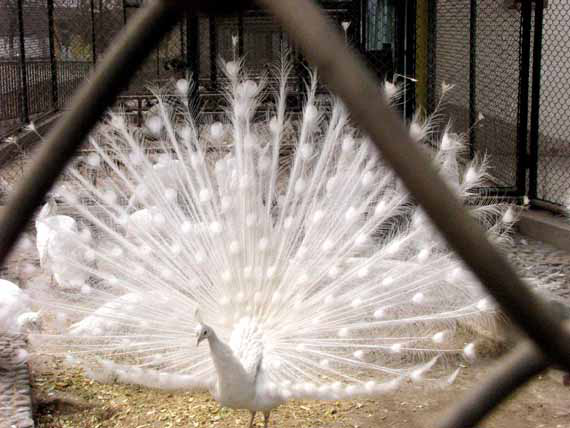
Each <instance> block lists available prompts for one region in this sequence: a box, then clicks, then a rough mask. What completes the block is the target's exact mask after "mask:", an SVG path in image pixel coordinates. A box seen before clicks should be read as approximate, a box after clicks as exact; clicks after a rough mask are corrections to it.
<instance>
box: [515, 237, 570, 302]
mask: <svg viewBox="0 0 570 428" xmlns="http://www.w3.org/2000/svg"><path fill="white" fill-rule="evenodd" d="M507 254H508V256H509V258H510V260H511V262H512V263H513V264H514V265H515V266H516V267H517V268H518V269H519V272H520V273H521V275H522V276H523V277H525V278H528V279H529V280H530V281H531V282H532V283H534V284H535V285H536V286H537V290H538V291H539V293H540V294H542V295H544V296H545V297H546V298H548V299H553V300H557V301H560V302H562V303H564V304H566V305H568V306H570V253H568V252H566V251H563V250H559V249H558V248H555V247H553V246H551V245H549V244H545V243H544V242H541V241H538V240H535V239H532V238H527V237H526V236H522V235H518V234H517V235H514V236H513V241H512V243H511V244H510V245H509V246H508V247H507Z"/></svg>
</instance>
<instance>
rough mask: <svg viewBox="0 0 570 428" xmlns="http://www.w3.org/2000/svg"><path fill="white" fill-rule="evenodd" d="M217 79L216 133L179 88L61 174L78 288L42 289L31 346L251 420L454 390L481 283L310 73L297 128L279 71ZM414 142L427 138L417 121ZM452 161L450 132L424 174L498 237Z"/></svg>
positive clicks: (102, 137) (488, 308) (474, 183)
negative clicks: (39, 323)
mask: <svg viewBox="0 0 570 428" xmlns="http://www.w3.org/2000/svg"><path fill="white" fill-rule="evenodd" d="M225 69H226V75H227V93H226V96H227V98H228V108H227V113H226V119H225V121H224V123H222V122H211V121H210V123H207V122H208V119H207V118H206V116H205V115H196V114H195V112H193V111H192V110H191V109H190V108H189V105H188V102H187V94H188V93H189V91H190V89H191V88H190V87H189V86H190V85H189V83H188V82H187V81H186V80H180V81H178V82H176V85H175V91H176V92H177V93H178V96H177V98H176V99H175V100H174V101H173V99H172V97H171V96H170V97H168V99H166V98H165V97H163V96H160V94H159V96H158V104H157V107H156V109H155V110H154V113H153V115H152V116H151V117H149V118H148V121H147V129H146V133H145V132H142V131H141V130H140V129H137V128H136V127H133V126H130V125H129V124H128V123H127V121H126V120H125V118H124V117H123V116H121V115H113V116H112V117H111V118H110V119H109V121H108V122H107V123H105V124H104V125H102V126H101V127H100V129H99V130H98V132H97V133H96V134H95V135H93V137H92V138H91V139H90V141H89V150H90V152H89V154H87V155H85V156H83V157H82V159H80V160H79V161H78V162H77V163H76V164H75V165H74V166H73V167H72V168H70V170H69V171H68V173H67V177H66V181H65V185H64V187H62V188H61V189H62V190H60V192H59V193H60V194H62V195H63V198H64V200H65V204H63V205H60V208H59V209H63V208H62V207H63V206H65V210H66V212H67V214H68V215H69V216H70V218H71V219H72V220H73V222H74V223H73V224H71V223H70V224H69V225H67V226H69V227H67V226H66V227H67V229H66V230H65V233H64V234H63V235H62V236H63V237H64V238H66V239H71V241H72V242H73V247H71V246H69V245H66V246H64V247H61V248H64V250H63V251H56V252H57V264H58V266H59V267H60V268H61V269H63V267H62V266H64V267H65V269H63V270H64V272H65V273H66V274H67V273H70V272H71V273H72V276H73V278H70V277H69V276H66V277H65V278H63V279H62V280H61V281H60V280H59V279H58V278H56V284H55V285H54V286H52V287H49V288H47V289H45V290H43V291H41V290H40V291H37V292H38V293H39V294H38V296H36V298H37V300H38V301H41V302H42V304H43V305H45V306H46V308H48V309H46V313H48V312H49V313H51V314H52V315H53V317H52V318H53V320H55V321H56V322H54V325H55V327H54V328H55V329H56V330H55V331H54V332H52V333H53V334H43V335H41V336H39V339H42V340H45V341H47V342H49V343H48V344H47V345H46V346H47V349H55V350H59V351H61V352H64V353H66V354H67V355H68V361H69V362H70V363H73V364H78V365H80V366H82V367H83V368H84V369H85V370H86V372H87V373H88V374H89V375H90V376H92V377H93V378H95V379H97V380H99V381H107V382H109V381H115V382H125V383H134V384H140V385H145V386H148V387H155V388H163V389H190V390H194V389H203V388H208V389H209V390H210V391H211V392H212V394H213V395H214V397H215V398H216V399H217V400H218V401H219V402H220V403H221V404H222V405H224V406H228V407H233V408H245V409H249V410H250V411H252V412H256V411H263V412H265V416H266V423H267V419H268V417H269V412H270V411H271V409H273V408H275V407H276V406H278V405H279V404H281V403H283V402H285V401H286V400H288V399H292V398H317V399H344V398H352V397H357V396H376V395H379V394H381V393H384V392H387V391H390V390H392V389H394V388H396V387H398V385H400V384H401V383H402V382H407V381H410V380H411V381H413V382H422V381H425V382H430V381H431V382H432V383H433V382H435V384H438V385H439V384H446V383H448V382H452V381H453V379H454V378H455V376H456V375H457V370H455V371H453V369H449V370H443V367H447V366H449V365H451V366H454V364H453V361H456V359H457V358H472V357H473V356H474V353H475V351H474V345H473V343H466V342H464V341H462V339H461V338H460V337H459V336H457V335H456V329H457V325H458V322H460V321H461V320H467V319H478V320H481V319H484V318H485V317H487V316H488V315H489V314H490V313H491V312H492V311H493V305H492V303H491V302H490V300H489V299H488V298H487V297H485V295H484V294H482V292H481V290H480V288H479V285H478V283H477V282H476V281H475V279H474V278H473V277H472V276H471V275H470V274H469V273H468V272H467V271H466V270H465V268H464V267H463V266H462V264H461V262H460V261H458V260H457V258H456V257H454V255H453V254H452V253H451V252H450V251H449V249H448V248H447V247H446V246H445V244H444V243H443V242H442V241H441V240H440V238H439V237H438V235H437V233H435V232H434V230H433V229H432V226H431V225H430V224H429V222H428V220H427V218H426V216H425V214H424V213H423V212H422V210H421V209H420V208H418V207H417V206H416V205H415V204H414V203H413V201H412V200H411V199H410V197H409V195H408V193H407V192H406V190H405V188H404V187H403V186H402V184H401V183H400V182H399V181H398V179H397V178H396V177H395V176H394V174H393V173H392V172H391V171H390V169H389V168H388V167H387V166H386V165H385V164H384V163H383V161H382V159H381V158H380V157H379V156H378V154H377V153H376V151H375V150H374V149H373V148H372V146H371V143H370V142H369V141H368V139H367V137H366V136H364V135H362V134H361V133H359V132H358V131H357V130H356V129H354V128H353V127H352V126H351V122H350V118H349V115H348V113H347V111H346V109H345V107H344V106H343V105H342V103H341V102H340V101H339V100H337V99H334V98H332V97H326V102H325V100H324V98H323V97H322V96H320V95H318V93H317V83H316V78H315V76H313V79H312V81H311V82H310V83H309V84H308V87H307V99H306V103H305V106H304V108H303V111H302V115H301V116H300V117H294V116H293V115H288V114H287V112H286V99H287V90H288V84H287V82H288V77H289V73H290V66H289V65H287V64H286V63H284V64H283V65H281V66H280V67H279V69H278V71H277V79H276V80H275V81H273V80H267V79H265V80H264V79H262V80H261V81H254V80H251V79H248V77H247V76H246V75H245V72H244V71H243V69H242V67H241V64H239V63H238V62H236V61H232V62H228V63H226V64H225ZM271 95H274V96H275V102H274V104H273V105H272V107H271V108H270V109H269V110H268V111H265V113H263V112H262V113H260V108H259V107H260V103H261V101H262V100H264V99H266V98H267V97H268V96H271ZM370 96H384V97H388V98H391V97H397V91H396V88H395V87H394V86H393V85H392V84H391V83H389V82H388V83H386V84H385V86H384V87H383V88H379V89H378V93H377V94H370ZM260 114H261V116H262V118H261V119H259V116H260ZM410 133H411V135H412V136H413V137H414V139H415V140H416V141H418V143H420V142H423V141H430V142H432V144H433V143H434V141H433V138H432V133H431V128H430V125H429V121H425V122H424V121H422V120H420V119H419V118H416V119H414V121H413V122H412V123H411V125H410ZM462 147H463V146H462V139H461V137H460V136H458V135H454V134H452V133H451V132H449V130H445V132H442V134H441V138H440V141H439V142H438V143H437V144H436V147H435V149H433V150H434V155H433V161H434V164H435V165H436V166H437V167H438V168H439V170H440V171H441V173H442V174H443V175H444V176H445V177H446V178H447V180H448V183H449V185H450V186H451V187H452V188H453V189H454V190H455V191H456V193H457V195H458V196H460V197H462V198H464V199H469V202H470V204H469V206H470V209H471V212H472V214H473V215H474V216H476V217H477V218H478V219H479V220H480V221H481V223H482V224H484V225H485V226H486V227H487V230H488V234H489V236H490V237H492V238H493V239H495V240H496V241H500V240H501V239H503V238H504V237H505V236H506V235H505V234H506V233H507V232H508V229H509V228H510V226H511V225H512V223H513V221H514V216H513V213H512V210H510V209H507V207H503V206H501V205H499V204H494V205H487V204H485V205H484V204H482V202H481V200H480V199H479V198H478V196H477V193H476V192H474V191H473V189H474V188H476V187H478V186H480V185H481V182H482V180H484V178H485V174H486V172H485V162H484V161H473V162H472V163H469V164H467V165H463V164H461V162H460V161H459V159H460V153H461V150H462ZM284 159H285V160H286V162H284ZM450 221H453V219H450ZM46 222H47V224H49V218H45V217H42V218H41V219H40V221H39V223H38V225H45V224H46ZM56 223H57V222H56ZM58 224H59V223H58ZM41 227H43V226H41ZM41 227H39V228H38V235H40V234H41V233H42V229H41ZM50 239H57V237H56V238H53V237H52V238H50ZM196 339H197V341H198V343H200V342H201V341H202V340H205V341H207V342H208V345H209V346H198V347H197V346H196ZM445 362H447V363H448V364H444V363H445ZM450 362H451V364H449V363H450ZM455 366H456V365H455ZM435 369H437V370H435ZM432 370H434V371H435V372H437V375H435V374H434V375H433V378H430V373H431V371H432ZM441 373H445V374H444V375H442V374H441Z"/></svg>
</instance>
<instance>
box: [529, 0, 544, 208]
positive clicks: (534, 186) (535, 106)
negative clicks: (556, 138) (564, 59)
mask: <svg viewBox="0 0 570 428" xmlns="http://www.w3.org/2000/svg"><path fill="white" fill-rule="evenodd" d="M534 7H535V13H534V46H533V48H534V52H533V58H532V99H531V103H532V105H531V109H530V143H529V174H528V196H529V198H531V199H535V198H538V150H539V148H538V139H539V128H540V121H539V118H540V79H541V68H542V32H543V24H544V0H535V1H534Z"/></svg>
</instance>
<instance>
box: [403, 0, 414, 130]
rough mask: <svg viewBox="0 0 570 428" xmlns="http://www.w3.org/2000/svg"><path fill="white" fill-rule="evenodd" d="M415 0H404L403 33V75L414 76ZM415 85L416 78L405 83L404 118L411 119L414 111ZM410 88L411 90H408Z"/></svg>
mask: <svg viewBox="0 0 570 428" xmlns="http://www.w3.org/2000/svg"><path fill="white" fill-rule="evenodd" d="M416 13H417V2H416V0H407V1H406V15H405V21H404V22H405V24H404V25H405V28H406V30H405V33H406V43H405V47H406V52H405V62H404V68H405V73H404V74H405V75H406V76H408V77H413V78H416V40H417V39H416ZM416 87H417V80H416V81H412V80H409V81H408V83H407V84H406V89H405V90H406V101H407V105H406V119H411V118H412V116H413V115H414V113H415V111H416ZM410 88H411V90H410Z"/></svg>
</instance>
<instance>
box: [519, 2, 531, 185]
mask: <svg viewBox="0 0 570 428" xmlns="http://www.w3.org/2000/svg"><path fill="white" fill-rule="evenodd" d="M531 15H532V5H531V2H530V0H529V1H523V2H522V9H521V32H522V34H521V47H520V49H521V63H520V75H519V102H518V105H519V118H518V122H519V126H518V130H517V180H516V186H517V190H518V191H519V192H520V193H521V194H522V195H524V194H526V168H527V142H528V104H529V96H528V93H529V90H528V88H529V85H530V35H531V18H532V16H531Z"/></svg>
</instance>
